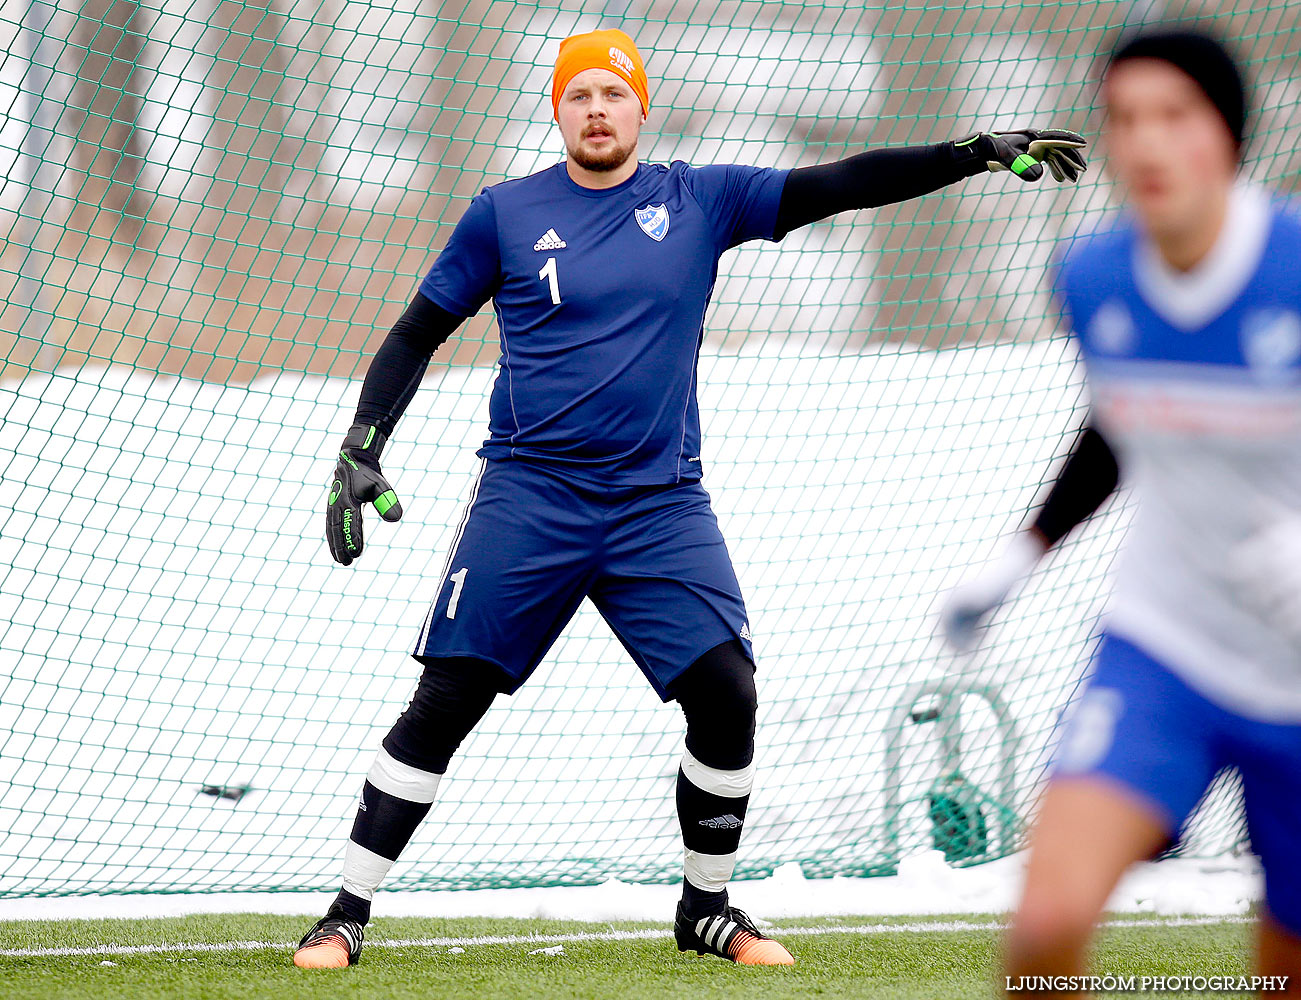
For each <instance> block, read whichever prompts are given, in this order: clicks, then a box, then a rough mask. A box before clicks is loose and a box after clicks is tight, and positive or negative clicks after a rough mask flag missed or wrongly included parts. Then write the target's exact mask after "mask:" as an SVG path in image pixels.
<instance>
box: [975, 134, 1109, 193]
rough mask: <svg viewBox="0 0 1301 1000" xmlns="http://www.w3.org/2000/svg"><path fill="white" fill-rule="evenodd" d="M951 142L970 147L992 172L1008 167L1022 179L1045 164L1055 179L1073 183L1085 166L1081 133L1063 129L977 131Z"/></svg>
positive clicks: (1029, 177) (1038, 174) (1035, 174)
mask: <svg viewBox="0 0 1301 1000" xmlns="http://www.w3.org/2000/svg"><path fill="white" fill-rule="evenodd" d="M954 145H955V146H957V147H958V148H959V149H962V148H964V147H973V148H974V151H975V152H976V154H977V155H979V156H981V157H983V158H984V160H985V164H986V165H987V166H988V167H989V169H990V170H991V171H993V170H1010V171H1012V173H1014V174H1016V175H1017V176H1018V177H1020V178H1021V179H1022V180H1023V181H1037V180H1038V179H1039V178H1040V177H1042V176H1043V173H1044V168H1043V165H1044V164H1047V166H1048V169H1049V170H1050V171H1051V172H1052V175H1053V179H1054V180H1058V181H1067V180H1069V181H1072V182H1074V181H1075V180H1077V179H1078V178H1079V176H1080V174H1082V173H1083V172H1084V171H1085V170H1087V169H1088V165H1087V164H1086V163H1085V162H1084V154H1083V153H1081V152H1080V150H1081V149H1083V148H1084V147H1085V146H1087V145H1088V143H1087V142H1086V141H1085V139H1084V136H1082V135H1080V134H1079V133H1078V132H1069V131H1067V130H1066V129H1062V128H1048V129H1034V128H1023V129H1017V130H1016V131H1014V132H977V133H976V134H975V135H969V136H967V138H965V139H959V140H958V141H957V142H955V143H954Z"/></svg>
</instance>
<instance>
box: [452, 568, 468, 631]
mask: <svg viewBox="0 0 1301 1000" xmlns="http://www.w3.org/2000/svg"><path fill="white" fill-rule="evenodd" d="M469 572H470V567H469V566H466V567H464V568H462V569H458V570H457V571H456V572H455V573H453V574H452V575H451V576H450V577H448V579H449V580H451V581H452V599H451V600H450V601H448V602H447V617H448V618H451V619H455V618H456V606H457V605H458V604H460V603H461V588H462V587H463V586H465V577H466V574H467V573H469Z"/></svg>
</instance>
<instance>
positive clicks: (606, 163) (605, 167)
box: [567, 139, 637, 173]
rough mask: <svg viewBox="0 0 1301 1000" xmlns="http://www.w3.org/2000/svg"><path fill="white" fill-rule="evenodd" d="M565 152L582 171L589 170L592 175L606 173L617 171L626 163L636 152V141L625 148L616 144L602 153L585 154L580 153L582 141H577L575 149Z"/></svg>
mask: <svg viewBox="0 0 1301 1000" xmlns="http://www.w3.org/2000/svg"><path fill="white" fill-rule="evenodd" d="M567 151H568V153H569V158H570V159H571V160H573V161H574V162H575V163H577V164H578V165H579V166H580V167H582V168H583V169H584V170H591V171H593V172H594V173H608V172H609V171H611V170H618V169H619V168H620V167H622V166H623V165H624V164H625V163H627V162H628V157H630V156H632V154H633V153H635V152H636V151H637V141H636V140H635V139H634V140H633V141H632V142H631V143H630V144H629V145H627V146H621V145H618V144H616V145H615V146H614V147H613V148H611V149H607V150H605V151H603V152H598V153H587V152H583V151H582V140H579V145H578V148H577V149H573V148H570V149H568V150H567Z"/></svg>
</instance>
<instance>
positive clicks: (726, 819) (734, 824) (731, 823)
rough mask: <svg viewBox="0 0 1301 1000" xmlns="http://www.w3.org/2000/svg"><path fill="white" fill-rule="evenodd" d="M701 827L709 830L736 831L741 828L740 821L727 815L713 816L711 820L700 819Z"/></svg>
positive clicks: (729, 814)
mask: <svg viewBox="0 0 1301 1000" xmlns="http://www.w3.org/2000/svg"><path fill="white" fill-rule="evenodd" d="M700 825H701V826H707V827H709V829H711V830H736V829H739V828H740V826H741V821H740V820H739V819H737V818H736V817H735V816H733V815H732V814H731V813H728V814H727V815H726V816H715V817H714V818H713V819H702V820H701V821H700Z"/></svg>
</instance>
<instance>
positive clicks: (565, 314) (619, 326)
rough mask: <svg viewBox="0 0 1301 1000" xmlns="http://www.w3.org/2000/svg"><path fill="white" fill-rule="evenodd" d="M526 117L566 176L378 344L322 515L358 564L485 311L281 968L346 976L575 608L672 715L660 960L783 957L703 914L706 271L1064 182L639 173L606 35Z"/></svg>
mask: <svg viewBox="0 0 1301 1000" xmlns="http://www.w3.org/2000/svg"><path fill="white" fill-rule="evenodd" d="M551 99H552V109H553V112H554V115H555V119H556V121H557V123H558V125H559V127H560V133H561V136H562V138H563V140H564V144H565V149H566V156H565V160H564V161H563V162H561V163H558V164H556V165H555V166H553V167H551V168H549V169H546V170H543V171H541V172H539V173H536V174H533V175H532V176H529V177H524V178H520V179H516V180H510V181H506V182H504V183H501V184H496V185H493V186H492V187H489V188H486V189H485V190H484V191H483V192H482V193H481V194H479V196H478V197H476V198H475V199H474V200H473V201H472V202H471V203H470V205H469V207H468V208H467V209H466V211H465V214H464V215H463V216H462V217H461V219H460V221H459V222H458V224H457V226H456V229H455V231H454V232H453V233H452V235H451V238H450V239H449V240H448V243H447V246H446V248H445V249H444V250H443V251H442V253H441V254H439V255H438V258H437V260H436V261H435V262H434V265H433V267H432V268H431V269H430V271H429V273H428V275H427V276H426V277H425V279H424V280H423V281H422V282H421V285H420V288H419V291H418V293H417V294H416V295H415V297H414V299H413V300H412V302H411V304H410V306H409V307H408V308H407V310H406V312H405V313H404V314H403V316H402V317H401V318H400V319H399V320H398V322H397V324H396V326H395V327H394V328H393V331H392V333H391V334H390V335H389V336H388V338H387V339H386V340H385V341H384V343H383V344H382V345H381V346H380V349H379V351H378V352H377V353H376V355H375V358H374V360H373V361H372V363H371V366H370V370H369V372H368V373H367V376H366V380H365V383H364V385H363V387H362V392H361V402H360V405H359V406H358V409H357V415H356V422H355V423H354V425H353V426H352V428H351V429H350V430H349V431H348V433H347V435H346V437H345V438H344V441H343V447H342V452H341V454H340V459H339V463H338V466H337V469H336V472H335V478H334V482H333V484H332V488H331V490H330V496H329V505H328V511H327V529H326V533H327V537H328V539H329V544H330V551H331V553H332V554H333V556H334V558H335V559H336V560H338V561H339V562H340V563H342V564H343V565H345V566H346V565H348V564H350V563H351V562H352V561H353V560H354V559H356V558H357V557H358V556H360V555H361V554H362V551H363V545H364V542H363V534H362V505H363V504H365V503H373V504H374V505H375V508H376V510H377V511H378V512H379V514H380V515H381V517H383V518H385V519H386V520H389V521H396V520H397V519H398V518H399V517H401V514H402V508H401V505H400V504H399V502H398V499H397V497H396V495H395V493H394V490H393V489H392V487H391V486H390V484H389V483H388V482H387V480H386V479H385V478H384V475H383V473H382V472H381V471H380V457H381V455H382V453H383V450H384V446H385V444H386V442H387V441H388V439H389V436H390V435H391V434H392V433H393V430H394V427H395V425H396V423H397V421H398V418H399V417H400V416H401V414H402V412H403V410H404V409H405V408H406V406H407V404H408V403H409V401H410V399H411V397H412V394H413V393H414V392H415V390H416V387H417V386H418V385H419V384H420V380H421V377H422V375H423V373H424V371H425V368H426V366H427V365H428V363H429V360H430V356H431V355H432V353H433V351H434V350H435V348H437V347H438V346H439V345H440V344H441V343H443V342H444V341H445V340H447V338H448V337H449V336H451V334H452V333H453V331H455V330H456V328H457V326H458V325H459V324H460V323H461V322H462V321H464V320H465V319H466V318H467V317H469V316H473V315H474V314H475V313H476V312H477V311H478V310H479V308H480V307H481V306H483V305H484V303H486V302H487V301H489V300H490V299H491V300H492V301H493V303H494V306H495V309H496V313H497V323H498V328H499V331H500V337H501V359H500V371H499V373H498V376H497V380H496V383H495V385H494V388H493V391H492V396H491V399H490V401H489V405H488V423H489V427H488V438H487V440H486V441H485V442H484V444H483V447H482V448H481V449H480V450H479V452H478V454H479V455H480V457H481V458H482V459H483V463H482V466H481V469H480V472H479V476H478V479H477V480H476V482H475V484H474V487H473V490H472V491H471V493H470V497H469V501H468V503H467V505H466V508H465V513H464V515H463V516H462V518H461V522H460V525H459V527H458V528H457V530H456V534H455V536H454V538H453V540H452V544H451V550H450V552H449V553H448V556H447V562H446V564H445V565H444V567H443V570H442V572H441V574H440V575H439V578H438V581H437V583H436V585H435V587H434V599H433V605H432V607H431V608H430V610H429V615H428V617H427V618H426V619H425V622H424V626H423V627H422V628H421V630H420V637H419V640H418V641H417V643H416V646H415V649H414V651H413V655H414V656H415V658H416V659H417V660H418V661H419V662H420V663H421V665H422V667H423V673H422V675H421V677H420V680H419V683H418V685H417V687H416V691H415V694H414V696H413V697H412V700H411V704H410V706H409V707H408V708H407V710H406V711H405V712H404V713H403V714H402V716H401V717H400V718H399V719H398V721H397V723H396V724H395V725H394V726H393V728H392V730H391V731H390V732H389V734H388V735H387V736H386V737H385V738H384V741H383V745H382V747H381V748H380V750H379V752H378V754H377V756H376V759H375V762H374V764H373V765H372V766H371V768H370V771H369V772H368V773H367V775H366V780H365V783H364V785H363V786H362V795H361V805H360V808H359V809H358V812H357V818H356V822H355V824H354V826H353V828H352V834H351V837H350V839H349V841H348V845H347V852H346V856H345V859H344V870H343V887H342V890H341V891H340V893H339V896H338V899H337V900H336V901H335V903H334V904H333V905H332V906H331V907H330V908H329V912H328V913H326V915H325V917H324V918H323V919H322V920H320V921H319V922H318V923H317V924H316V925H315V926H314V927H313V928H312V929H311V930H310V931H308V933H307V935H306V936H305V937H304V938H303V940H302V943H301V944H300V946H299V948H298V951H297V952H296V953H295V955H294V961H295V963H297V964H298V965H300V966H308V967H336V966H346V965H349V964H350V963H353V962H356V961H357V958H358V955H359V953H360V948H361V942H362V928H363V927H364V925H365V924H366V922H367V920H368V919H369V916H370V908H371V900H372V898H373V896H374V893H375V890H376V888H378V886H379V884H380V882H381V881H382V879H383V878H384V875H385V873H386V872H387V871H388V869H389V867H390V866H391V865H392V864H393V862H394V861H395V860H396V859H397V857H398V855H399V854H400V852H401V851H402V848H403V847H404V846H405V845H406V843H407V841H408V839H409V838H410V837H411V835H412V833H413V831H414V830H415V829H416V826H417V824H419V823H420V821H421V820H422V819H423V817H424V816H425V814H426V813H427V812H428V811H429V808H430V804H431V803H432V802H433V801H434V797H435V794H436V792H437V789H438V785H439V782H440V780H441V779H442V776H443V774H444V772H445V771H446V770H447V765H448V761H449V759H450V758H451V756H452V754H453V753H454V752H455V750H456V748H457V746H458V745H459V744H460V743H461V741H462V740H463V739H464V738H465V736H466V735H467V734H468V733H469V732H470V731H471V730H472V729H473V728H474V726H475V725H476V724H477V723H478V721H479V720H480V718H482V716H483V714H484V713H485V712H486V711H487V709H488V706H489V705H490V704H491V703H492V700H493V698H494V697H495V696H496V695H497V694H498V693H501V692H506V693H510V692H513V691H515V690H516V689H517V688H518V687H519V686H520V685H521V684H523V683H524V682H525V681H526V680H527V679H528V677H529V675H530V674H531V673H532V672H533V670H534V668H535V667H536V666H537V665H538V662H539V661H540V660H541V659H542V657H543V656H545V655H546V652H547V650H548V648H549V647H550V646H551V644H552V643H553V642H554V641H555V639H556V637H557V636H558V635H559V634H560V631H561V630H562V629H563V628H564V626H565V624H566V623H567V622H568V621H569V619H570V617H571V616H572V615H573V614H574V612H575V611H576V610H577V608H578V605H579V602H580V601H582V599H583V598H584V597H588V598H590V599H591V601H592V603H593V604H594V605H595V606H596V608H597V610H598V611H600V613H601V615H602V616H603V617H604V618H605V620H606V621H607V622H608V623H609V625H610V627H611V629H612V630H613V631H614V634H615V635H616V636H617V637H618V638H619V640H620V642H621V643H622V644H623V646H624V647H625V648H626V649H627V651H628V654H629V656H630V657H631V658H632V659H633V661H634V662H635V663H636V664H637V666H638V667H640V668H641V670H642V672H643V673H644V674H645V675H646V678H647V680H648V681H649V682H650V684H651V686H652V687H653V688H654V689H655V692H656V693H657V694H658V695H659V696H660V698H661V699H663V700H665V701H668V700H676V701H677V702H678V703H679V704H680V705H681V706H682V710H683V712H684V714H685V716H686V723H687V734H686V746H685V748H684V750H683V754H682V765H681V769H680V770H679V772H678V784H677V806H678V815H679V819H680V822H681V826H682V837H683V842H684V847H685V862H684V876H685V877H684V880H683V885H682V901H681V903H680V904H679V906H678V910H677V916H676V923H675V933H676V938H677V945H678V948H679V950H682V951H687V950H691V951H695V952H697V953H698V954H708V955H716V956H719V957H721V958H724V959H728V960H731V961H734V962H738V963H741V964H750V965H771V964H790V963H792V962H793V961H794V959H793V958H792V957H791V955H790V953H789V952H788V951H787V950H786V949H785V948H784V947H782V946H781V945H780V944H778V943H777V942H775V941H773V940H771V939H769V938H767V937H766V936H765V935H763V934H761V933H760V932H759V931H758V930H757V929H756V927H755V926H754V924H753V923H752V922H751V921H750V920H749V918H747V917H746V915H745V914H744V913H743V912H742V911H741V910H739V909H736V908H734V907H732V906H731V905H730V904H729V901H728V896H727V883H728V880H729V879H730V878H731V875H732V870H733V866H734V864H735V860H736V852H737V847H738V844H739V842H740V838H741V828H742V824H743V823H744V820H745V815H746V805H747V803H748V801H749V797H750V790H751V787H752V784H753V781H754V772H755V767H754V760H753V757H754V725H755V707H756V695H755V684H754V672H755V668H754V656H753V650H752V646H751V636H750V628H749V624H748V622H747V618H746V610H745V604H744V602H743V601H742V599H741V592H740V588H739V587H738V585H737V580H736V575H735V573H734V572H733V569H732V564H731V560H730V558H729V556H728V552H727V547H726V545H725V544H724V541H723V538H722V535H721V534H720V532H719V529H718V523H717V521H716V520H715V518H714V514H713V512H712V511H711V510H710V505H709V495H708V494H707V493H706V492H705V490H704V488H703V487H702V486H701V475H702V468H701V447H700V420H699V412H698V409H697V405H696V394H695V388H696V361H697V354H698V351H699V347H700V343H701V336H702V332H703V321H704V316H705V309H706V306H707V305H708V303H709V297H710V294H711V292H712V290H713V286H714V280H715V277H716V276H717V272H718V260H719V257H720V256H721V255H722V254H723V253H724V252H725V251H726V250H728V249H729V248H731V247H734V246H737V245H738V244H740V243H744V242H746V241H747V240H754V239H765V240H773V241H777V240H780V239H781V238H782V237H783V236H784V235H785V234H786V233H788V232H790V231H791V230H792V229H795V228H797V227H799V226H805V225H808V224H810V223H812V222H815V221H817V220H819V219H823V218H826V217H827V216H829V215H833V214H835V213H837V212H841V211H846V210H850V209H861V208H871V207H875V206H879V205H885V204H888V203H891V202H896V201H901V200H903V199H906V198H915V197H918V196H920V195H924V194H926V193H927V192H930V191H934V190H936V189H938V188H941V187H943V186H945V185H947V184H952V183H955V182H957V181H960V180H962V179H963V178H965V177H971V176H973V175H976V174H981V173H985V172H987V171H990V170H1009V171H1011V172H1012V173H1013V174H1015V175H1016V176H1017V177H1019V178H1020V179H1022V180H1025V181H1035V180H1038V179H1039V178H1040V176H1041V175H1042V174H1043V173H1044V171H1045V170H1048V171H1051V172H1052V174H1053V175H1054V176H1055V177H1056V178H1057V179H1058V180H1066V179H1069V180H1074V179H1075V178H1076V177H1077V176H1078V174H1079V171H1081V170H1083V169H1084V160H1083V158H1082V157H1081V155H1080V153H1079V152H1078V150H1079V149H1080V148H1081V147H1083V146H1084V140H1083V139H1082V138H1080V136H1078V135H1076V134H1074V133H1072V132H1063V131H1056V130H1053V131H1037V130H1031V129H1026V130H1020V131H1012V132H1004V133H993V132H989V133H978V134H975V135H971V136H968V137H966V138H964V139H961V140H959V141H957V142H944V143H940V144H938V145H933V146H916V147H906V148H899V149H880V150H872V151H869V152H865V153H860V154H858V155H857V156H852V157H850V158H849V159H846V160H842V161H840V162H838V163H829V164H824V165H819V166H811V167H804V168H800V169H797V170H791V171H785V170H774V169H768V168H757V167H747V166H730V165H729V166H706V167H699V168H697V167H692V166H688V165H687V164H685V163H681V162H675V163H673V164H671V165H669V166H661V165H652V164H647V163H641V162H639V161H638V159H637V142H638V137H639V134H640V131H641V128H642V125H643V124H644V123H645V121H646V115H647V112H648V111H649V109H650V98H649V93H648V81H647V77H646V72H645V69H644V66H643V63H642V59H641V56H640V54H639V53H638V51H637V48H636V46H635V45H634V44H633V41H632V39H631V38H629V37H628V36H627V35H625V34H624V33H623V32H620V31H595V32H590V33H587V34H583V35H576V36H573V37H571V38H568V39H566V40H565V41H564V42H562V43H561V46H560V52H559V57H558V59H557V61H556V67H555V74H554V77H553V82H552V91H551Z"/></svg>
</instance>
